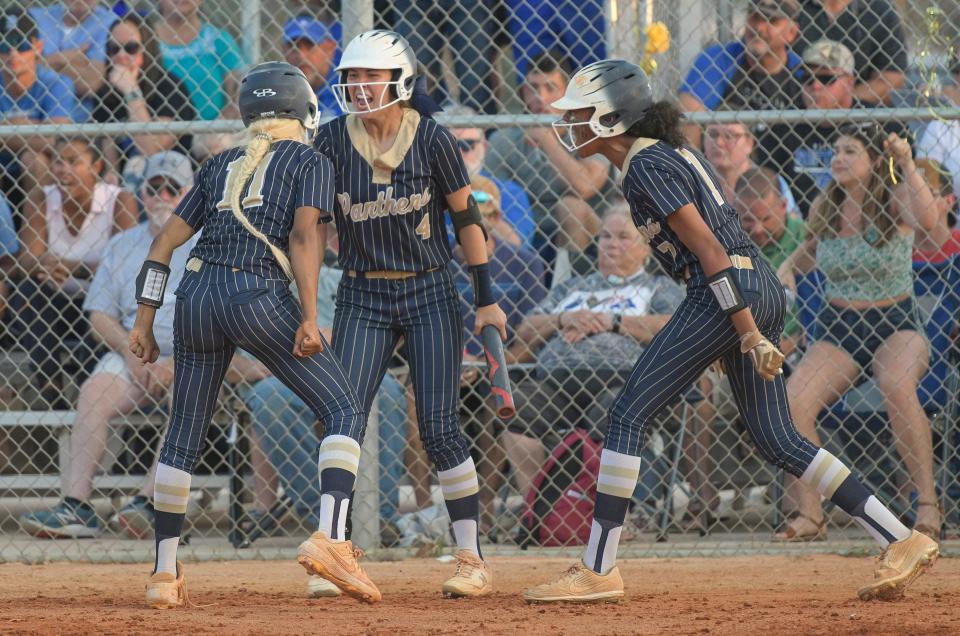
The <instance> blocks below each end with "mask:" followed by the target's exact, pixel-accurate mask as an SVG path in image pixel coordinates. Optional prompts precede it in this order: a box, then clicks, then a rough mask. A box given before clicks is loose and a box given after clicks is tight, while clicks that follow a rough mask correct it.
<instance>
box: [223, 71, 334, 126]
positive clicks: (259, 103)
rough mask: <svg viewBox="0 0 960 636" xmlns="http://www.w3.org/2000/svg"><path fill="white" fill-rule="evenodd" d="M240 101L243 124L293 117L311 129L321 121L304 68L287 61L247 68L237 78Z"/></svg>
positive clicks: (315, 99) (315, 96)
mask: <svg viewBox="0 0 960 636" xmlns="http://www.w3.org/2000/svg"><path fill="white" fill-rule="evenodd" d="M239 102H240V104H239V105H240V118H241V119H243V125H244V126H249V125H250V124H252V123H253V122H255V121H257V120H260V119H273V118H277V119H296V120H297V121H299V122H300V123H301V124H303V127H304V128H306V129H307V131H308V132H309V133H313V132H314V131H315V130H316V129H317V124H318V123H319V122H320V114H319V108H318V106H317V94H316V93H315V92H314V90H313V87H311V86H310V82H308V81H307V78H306V76H305V75H304V74H303V71H301V70H300V69H298V68H297V67H296V66H293V65H291V64H287V63H286V62H264V63H263V64H257V65H256V66H254V67H253V68H252V69H250V72H249V73H247V74H246V75H245V76H244V78H243V80H242V81H241V82H240V100H239Z"/></svg>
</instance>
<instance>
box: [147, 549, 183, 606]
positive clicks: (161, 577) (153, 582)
mask: <svg viewBox="0 0 960 636" xmlns="http://www.w3.org/2000/svg"><path fill="white" fill-rule="evenodd" d="M188 602H189V599H188V598H187V583H186V581H185V580H184V578H183V564H182V563H180V562H179V561H177V576H176V577H174V576H173V575H172V574H170V573H169V572H157V573H156V574H153V575H151V576H150V582H149V583H147V605H149V606H150V607H152V608H153V609H170V608H173V607H180V606H181V605H186V604H187V603H188Z"/></svg>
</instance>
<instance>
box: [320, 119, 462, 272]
mask: <svg viewBox="0 0 960 636" xmlns="http://www.w3.org/2000/svg"><path fill="white" fill-rule="evenodd" d="M403 113H404V114H403V120H402V123H401V126H400V131H399V132H398V134H397V138H396V141H395V142H394V144H393V146H392V147H391V148H390V149H389V150H387V151H385V152H384V151H382V150H381V149H379V148H378V147H376V145H375V143H374V142H373V140H372V139H371V138H370V137H369V136H368V135H367V133H366V129H365V128H364V127H363V124H362V122H361V120H360V119H358V118H357V117H356V116H354V115H347V116H344V117H340V118H338V119H334V120H333V121H330V122H328V123H326V124H324V125H322V126H321V127H320V129H319V130H318V132H317V139H316V148H317V150H319V151H320V152H321V153H322V154H324V155H325V156H327V157H328V158H329V159H330V161H331V162H332V163H333V166H334V172H335V177H334V182H335V187H336V208H335V217H336V223H337V233H338V235H339V238H340V266H341V267H342V268H344V269H353V270H358V271H377V270H400V271H410V272H419V271H425V270H428V269H432V268H435V267H443V266H445V265H446V263H447V262H448V261H449V260H450V257H451V252H450V243H449V240H448V238H447V231H446V226H445V220H444V215H445V214H446V212H447V207H448V206H447V201H446V195H448V194H450V193H452V192H456V191H457V190H459V189H461V188H463V187H464V186H467V185H469V183H470V178H469V176H468V175H467V171H466V168H465V167H464V165H463V158H462V156H461V154H460V150H459V149H458V148H457V144H456V139H455V138H454V137H453V135H451V134H450V132H449V131H448V130H447V129H445V128H444V127H442V126H440V125H439V124H437V123H436V122H435V121H434V120H432V119H430V118H421V117H420V115H418V114H417V112H416V111H414V110H410V109H404V111H403Z"/></svg>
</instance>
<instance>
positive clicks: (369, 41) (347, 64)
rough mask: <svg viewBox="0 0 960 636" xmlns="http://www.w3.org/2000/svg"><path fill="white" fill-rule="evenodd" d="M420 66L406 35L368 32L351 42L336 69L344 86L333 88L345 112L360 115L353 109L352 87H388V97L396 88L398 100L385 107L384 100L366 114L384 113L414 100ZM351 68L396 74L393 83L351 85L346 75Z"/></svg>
mask: <svg viewBox="0 0 960 636" xmlns="http://www.w3.org/2000/svg"><path fill="white" fill-rule="evenodd" d="M417 66H418V65H417V56H416V55H415V54H414V52H413V49H412V48H410V43H409V42H407V40H406V39H405V38H404V37H403V36H402V35H400V34H399V33H395V32H393V31H385V30H382V29H374V30H373V31H365V32H363V33H361V34H360V35H358V36H357V37H355V38H353V39H352V40H350V44H348V45H347V48H346V49H344V51H343V55H342V56H341V58H340V64H339V65H337V68H336V69H334V70H335V71H336V72H338V73H340V82H339V83H338V84H334V85H333V94H334V96H335V97H336V98H337V102H338V104H339V105H340V108H341V109H342V110H343V111H344V112H346V113H356V112H358V111H357V109H355V108H352V107H351V106H352V104H351V103H350V94H349V93H348V92H347V89H348V88H349V87H350V86H373V85H377V86H382V85H386V86H387V87H388V90H387V91H384V93H383V94H384V95H386V94H387V93H389V92H390V91H389V88H390V87H392V88H393V94H394V97H393V99H392V100H391V101H390V102H387V103H386V104H384V103H383V96H381V97H380V102H381V103H380V104H379V105H377V106H376V107H371V108H368V109H367V110H366V111H364V112H368V113H369V112H373V111H377V110H381V109H384V108H386V107H387V106H390V105H392V104H395V103H396V102H398V101H402V100H408V99H410V97H411V96H412V95H413V85H414V82H415V81H416V77H417ZM351 68H369V69H381V70H388V71H393V75H392V76H391V79H390V81H389V82H354V83H348V82H347V73H346V71H347V70H348V69H351Z"/></svg>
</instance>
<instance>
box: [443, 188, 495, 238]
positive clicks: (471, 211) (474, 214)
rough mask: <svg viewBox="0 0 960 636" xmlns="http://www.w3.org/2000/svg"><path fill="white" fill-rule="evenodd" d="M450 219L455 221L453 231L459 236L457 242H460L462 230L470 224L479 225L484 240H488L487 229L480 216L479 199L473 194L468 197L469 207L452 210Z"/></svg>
mask: <svg viewBox="0 0 960 636" xmlns="http://www.w3.org/2000/svg"><path fill="white" fill-rule="evenodd" d="M450 220H451V221H453V233H454V234H455V235H456V237H457V243H458V244H459V243H460V230H462V229H463V228H465V227H468V226H470V225H477V226H479V227H480V229H481V230H482V231H483V240H487V229H486V228H485V227H483V222H482V221H481V218H480V208H479V207H477V200H476V199H474V198H473V195H472V194H471V195H470V196H468V197H467V209H466V210H460V211H459V212H451V213H450Z"/></svg>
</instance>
